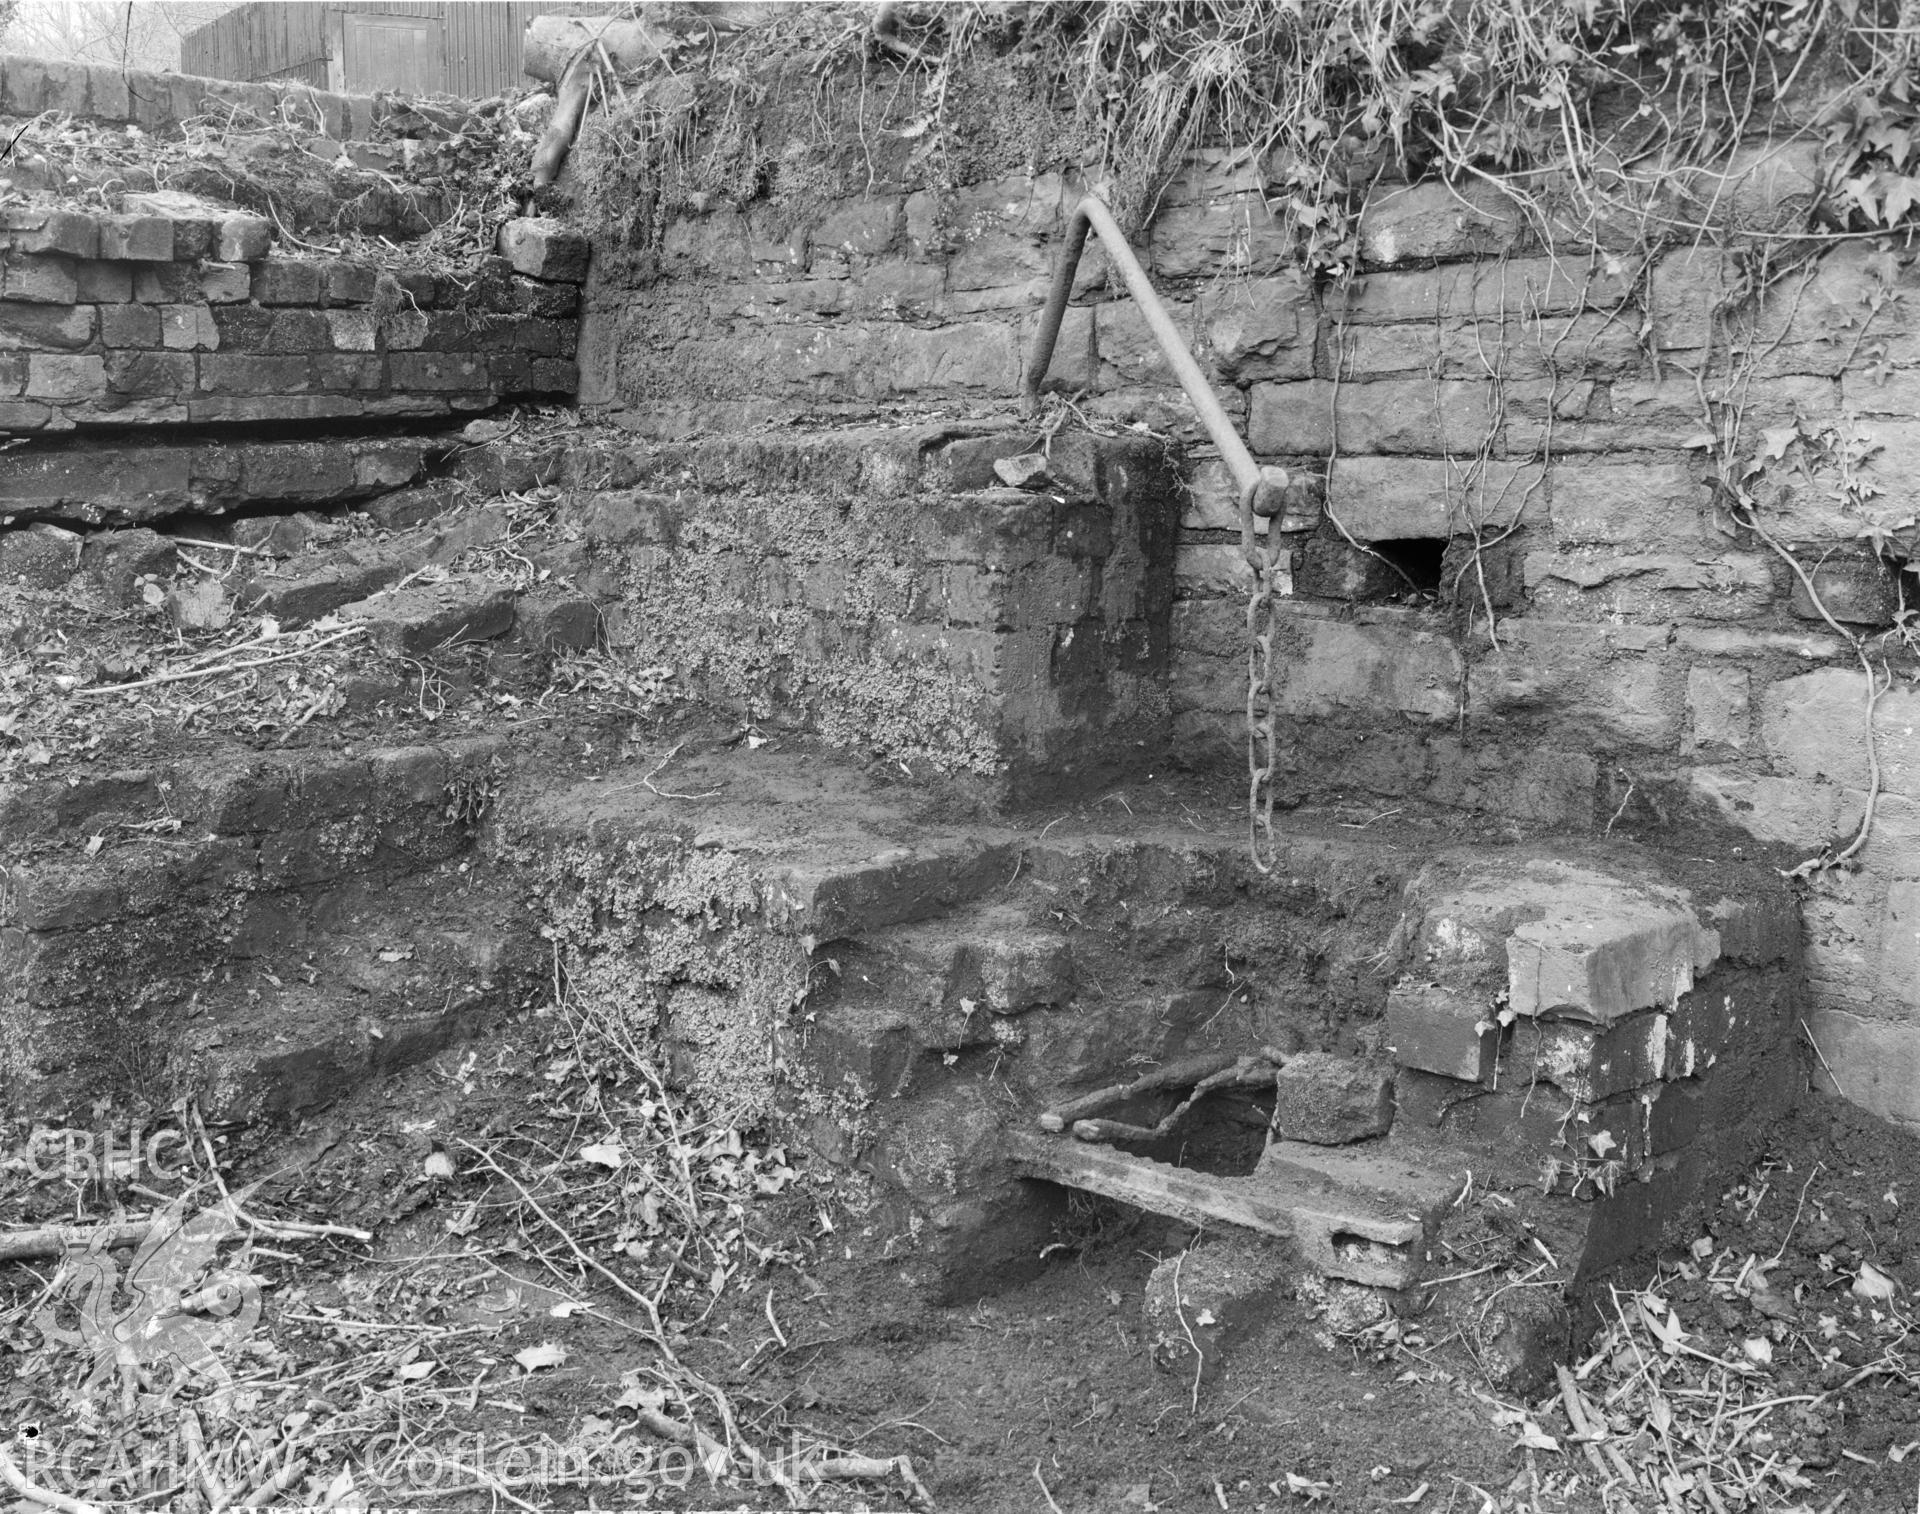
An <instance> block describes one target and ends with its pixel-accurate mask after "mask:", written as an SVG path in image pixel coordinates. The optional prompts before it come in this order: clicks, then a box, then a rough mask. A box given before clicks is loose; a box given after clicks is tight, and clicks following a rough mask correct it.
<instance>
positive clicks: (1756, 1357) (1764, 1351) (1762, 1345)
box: [1740, 1335, 1773, 1367]
mask: <svg viewBox="0 0 1920 1514" xmlns="http://www.w3.org/2000/svg"><path fill="white" fill-rule="evenodd" d="M1740 1350H1741V1351H1742V1353H1744V1354H1745V1356H1746V1358H1747V1360H1748V1361H1750V1362H1757V1363H1759V1364H1760V1365H1761V1366H1762V1367H1770V1366H1772V1365H1773V1342H1772V1341H1770V1340H1768V1339H1767V1338H1766V1337H1765V1336H1764V1335H1756V1336H1754V1337H1753V1338H1752V1339H1751V1340H1744V1341H1742V1342H1740Z"/></svg>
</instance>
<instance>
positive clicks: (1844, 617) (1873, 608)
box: [1787, 550, 1900, 630]
mask: <svg viewBox="0 0 1920 1514" xmlns="http://www.w3.org/2000/svg"><path fill="white" fill-rule="evenodd" d="M1807 576H1808V577H1809V578H1811V579H1812V580H1813V593H1812V594H1809V593H1808V592H1807V586H1806V585H1805V584H1804V583H1802V582H1801V581H1800V579H1799V577H1798V576H1797V575H1796V576H1795V577H1794V579H1793V581H1792V588H1791V593H1790V596H1789V598H1788V600H1787V608H1788V609H1789V610H1791V611H1792V612H1793V613H1794V614H1795V615H1797V616H1799V617H1800V619H1802V620H1816V621H1821V622H1824V621H1825V620H1826V618H1827V616H1831V617H1832V618H1833V619H1835V620H1837V621H1839V622H1840V623H1841V624H1842V625H1852V626H1863V627H1871V628H1873V629H1875V630H1880V629H1884V628H1885V627H1887V626H1891V625H1892V624H1893V618H1894V616H1895V615H1897V614H1898V613H1899V612H1900V583H1899V575H1898V571H1897V570H1896V569H1895V568H1894V567H1893V566H1892V565H1890V564H1889V563H1887V562H1886V561H1885V560H1884V559H1883V558H1881V557H1878V556H1876V555H1875V554H1873V553H1871V552H1859V551H1845V550H1842V551H1837V552H1834V553H1832V554H1831V555H1828V556H1824V557H1822V558H1821V559H1820V560H1819V561H1817V562H1814V563H1811V564H1809V565H1807ZM1815 595H1818V596H1819V599H1818V603H1816V602H1815V598H1814V596H1815ZM1823 609H1824V611H1825V614H1822V610H1823Z"/></svg>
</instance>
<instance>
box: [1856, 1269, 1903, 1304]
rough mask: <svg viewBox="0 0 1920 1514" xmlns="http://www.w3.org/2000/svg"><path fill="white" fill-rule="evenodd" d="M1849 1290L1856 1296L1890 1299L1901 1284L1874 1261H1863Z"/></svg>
mask: <svg viewBox="0 0 1920 1514" xmlns="http://www.w3.org/2000/svg"><path fill="white" fill-rule="evenodd" d="M1847 1291H1848V1292H1849V1293H1851V1294H1852V1295H1853V1296H1854V1297H1855V1298H1866V1299H1889V1298H1892V1297H1893V1296H1894V1294H1896V1293H1898V1292H1899V1291H1900V1285H1899V1284H1898V1283H1896V1282H1895V1281H1894V1280H1893V1279H1892V1278H1890V1277H1888V1276H1887V1275H1886V1273H1884V1272H1882V1271H1881V1270H1880V1269H1879V1268H1878V1267H1876V1266H1874V1265H1873V1263H1872V1262H1862V1263H1861V1264H1860V1272H1859V1275H1858V1276H1857V1277H1855V1278H1854V1280H1853V1286H1852V1287H1851V1288H1850V1289H1848V1290H1847Z"/></svg>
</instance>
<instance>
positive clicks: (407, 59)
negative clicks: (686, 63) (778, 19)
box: [180, 0, 614, 100]
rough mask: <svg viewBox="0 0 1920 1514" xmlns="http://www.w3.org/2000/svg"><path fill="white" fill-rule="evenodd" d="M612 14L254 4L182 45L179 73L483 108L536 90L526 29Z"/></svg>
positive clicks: (497, 1) (459, 6) (586, 8)
mask: <svg viewBox="0 0 1920 1514" xmlns="http://www.w3.org/2000/svg"><path fill="white" fill-rule="evenodd" d="M613 8H614V7H612V6H607V5H596V4H585V5H583V4H579V3H577V0H574V3H552V0H547V3H542V0H253V3H252V4H249V5H242V6H239V7H237V8H235V9H233V10H231V11H228V12H227V14H226V15H224V16H221V17H220V18H219V19H218V20H215V21H210V22H208V23H207V24H206V25H205V26H202V27H199V28H198V29H196V30H194V31H191V32H189V33H188V34H187V35H186V36H185V37H184V38H182V39H181V47H180V54H181V56H180V67H181V71H182V72H184V73H189V74H203V75H206V76H208V77H210V78H215V79H240V80H244V81H246V82H248V83H252V82H256V81H258V80H261V79H298V80H299V81H300V82H301V83H303V84H311V85H314V86H316V87H317V88H320V89H331V90H338V91H343V92H346V93H349V94H371V93H373V92H374V91H375V90H380V89H391V90H399V91H402V92H403V93H407V94H446V95H460V96H463V97H465V98H467V99H470V100H478V99H484V98H485V97H486V96H488V95H493V94H498V93H499V92H500V91H501V90H503V89H509V88H516V87H519V86H520V85H523V84H526V83H528V82H530V81H529V80H528V79H527V78H526V76H525V75H524V74H523V73H522V72H521V70H520V39H521V33H523V32H524V31H525V30H526V26H527V22H528V21H529V20H530V19H531V18H532V17H534V16H538V15H543V14H545V13H547V12H550V11H569V12H573V13H575V14H579V13H582V12H591V11H602V10H608V9H613Z"/></svg>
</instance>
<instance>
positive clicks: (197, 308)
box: [160, 305, 220, 352]
mask: <svg viewBox="0 0 1920 1514" xmlns="http://www.w3.org/2000/svg"><path fill="white" fill-rule="evenodd" d="M160 344H161V346H163V347H169V348H172V349H173V350H174V351H176V352H194V351H200V352H211V351H213V350H214V349H215V348H217V347H218V346H219V345H220V331H219V328H218V327H216V326H215V325H214V321H213V309H212V307H211V306H208V305H163V306H161V307H160Z"/></svg>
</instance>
